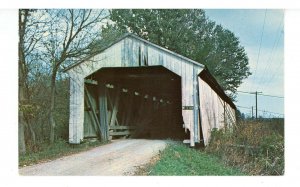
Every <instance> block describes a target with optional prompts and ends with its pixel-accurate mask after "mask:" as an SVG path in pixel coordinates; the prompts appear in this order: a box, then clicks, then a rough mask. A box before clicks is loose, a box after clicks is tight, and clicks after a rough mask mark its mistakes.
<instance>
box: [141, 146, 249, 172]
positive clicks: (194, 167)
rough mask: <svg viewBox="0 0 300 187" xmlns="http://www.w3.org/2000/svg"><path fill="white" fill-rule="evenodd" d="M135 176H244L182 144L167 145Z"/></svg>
mask: <svg viewBox="0 0 300 187" xmlns="http://www.w3.org/2000/svg"><path fill="white" fill-rule="evenodd" d="M136 175H154V176H157V175H159V176H207V175H214V176H222V175H223V176H229V175H235V176H236V175H239V176H240V175H244V174H243V173H242V172H240V171H239V170H238V169H236V168H234V167H228V166H226V165H225V164H224V163H222V161H221V160H220V159H219V158H218V157H216V156H214V155H209V154H207V153H205V152H204V151H199V150H197V149H193V148H190V147H189V146H187V145H184V144H183V143H169V145H168V147H167V148H166V149H165V150H164V151H162V152H161V153H160V155H159V158H157V159H155V160H154V162H153V163H150V165H147V166H145V167H144V168H142V169H140V170H139V172H137V173H136Z"/></svg>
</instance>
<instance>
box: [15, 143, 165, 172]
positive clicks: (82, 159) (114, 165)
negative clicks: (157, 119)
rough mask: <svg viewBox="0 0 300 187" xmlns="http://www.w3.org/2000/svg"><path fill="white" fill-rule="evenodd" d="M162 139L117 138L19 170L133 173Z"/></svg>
mask: <svg viewBox="0 0 300 187" xmlns="http://www.w3.org/2000/svg"><path fill="white" fill-rule="evenodd" d="M165 146H166V142H165V141H163V140H143V139H139V140H137V139H131V140H130V139H128V140H117V141H114V142H112V143H110V144H107V145H103V146H100V147H96V148H93V149H92V150H89V151H86V152H82V153H78V154H74V155H70V156H66V157H63V158H59V159H57V160H54V161H50V162H47V163H41V164H37V165H34V166H27V167H24V168H21V169H19V173H20V175H40V176H67V175H73V176H74V175H76V176H77V175H83V176H86V175H88V176H94V175H98V176H99V175H100V176H104V175H114V176H115V175H132V174H134V172H135V171H136V169H137V166H141V165H144V164H146V163H147V162H149V161H150V159H151V158H152V157H153V156H155V155H156V154H158V152H159V150H163V149H164V148H165Z"/></svg>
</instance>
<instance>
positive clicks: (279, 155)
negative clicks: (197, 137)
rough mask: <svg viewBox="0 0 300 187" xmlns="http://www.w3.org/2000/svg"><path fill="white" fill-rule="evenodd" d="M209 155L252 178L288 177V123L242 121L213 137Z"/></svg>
mask: <svg viewBox="0 0 300 187" xmlns="http://www.w3.org/2000/svg"><path fill="white" fill-rule="evenodd" d="M205 151H206V152H207V153H208V154H211V155H215V156H218V157H219V158H220V159H222V161H223V162H224V163H225V164H226V165H229V166H232V167H237V168H239V169H240V170H241V171H243V172H245V173H248V174H249V175H264V176H266V175H277V176H278V175H284V165H285V164H284V163H285V162H284V119H260V120H256V121H254V120H245V121H240V122H239V123H238V125H237V126H236V127H234V128H233V129H231V130H229V131H228V130H227V131H226V130H224V129H222V130H216V129H214V130H213V131H212V134H211V140H210V143H209V146H207V147H206V149H205Z"/></svg>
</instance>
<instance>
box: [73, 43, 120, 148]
mask: <svg viewBox="0 0 300 187" xmlns="http://www.w3.org/2000/svg"><path fill="white" fill-rule="evenodd" d="M122 43H123V41H120V42H118V43H116V44H114V45H113V46H111V47H110V48H108V49H106V50H104V51H103V52H102V53H100V54H99V55H96V56H94V57H93V58H91V59H89V60H87V61H85V62H82V63H81V64H79V65H77V66H75V67H73V68H72V69H70V70H68V74H69V76H70V118H69V142H70V143H74V144H78V143H80V141H81V140H83V137H84V128H83V122H84V78H85V77H87V76H89V75H90V74H92V73H94V72H95V71H97V70H99V69H100V68H102V67H121V45H122Z"/></svg>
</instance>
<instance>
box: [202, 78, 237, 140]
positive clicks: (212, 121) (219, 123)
mask: <svg viewBox="0 0 300 187" xmlns="http://www.w3.org/2000/svg"><path fill="white" fill-rule="evenodd" d="M198 81H199V97H200V110H201V127H202V132H203V139H204V145H208V143H209V140H210V136H211V131H212V130H213V128H216V129H222V128H224V126H225V124H226V125H227V127H231V126H233V125H234V124H235V122H236V118H235V110H234V109H233V108H232V107H231V106H230V105H229V104H228V103H226V102H224V100H222V98H221V97H220V96H219V95H218V94H217V93H216V92H215V91H214V90H213V89H212V88H211V87H210V86H209V85H208V84H207V83H206V82H205V81H203V80H202V79H201V78H198ZM224 104H225V113H224ZM224 119H225V120H224Z"/></svg>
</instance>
